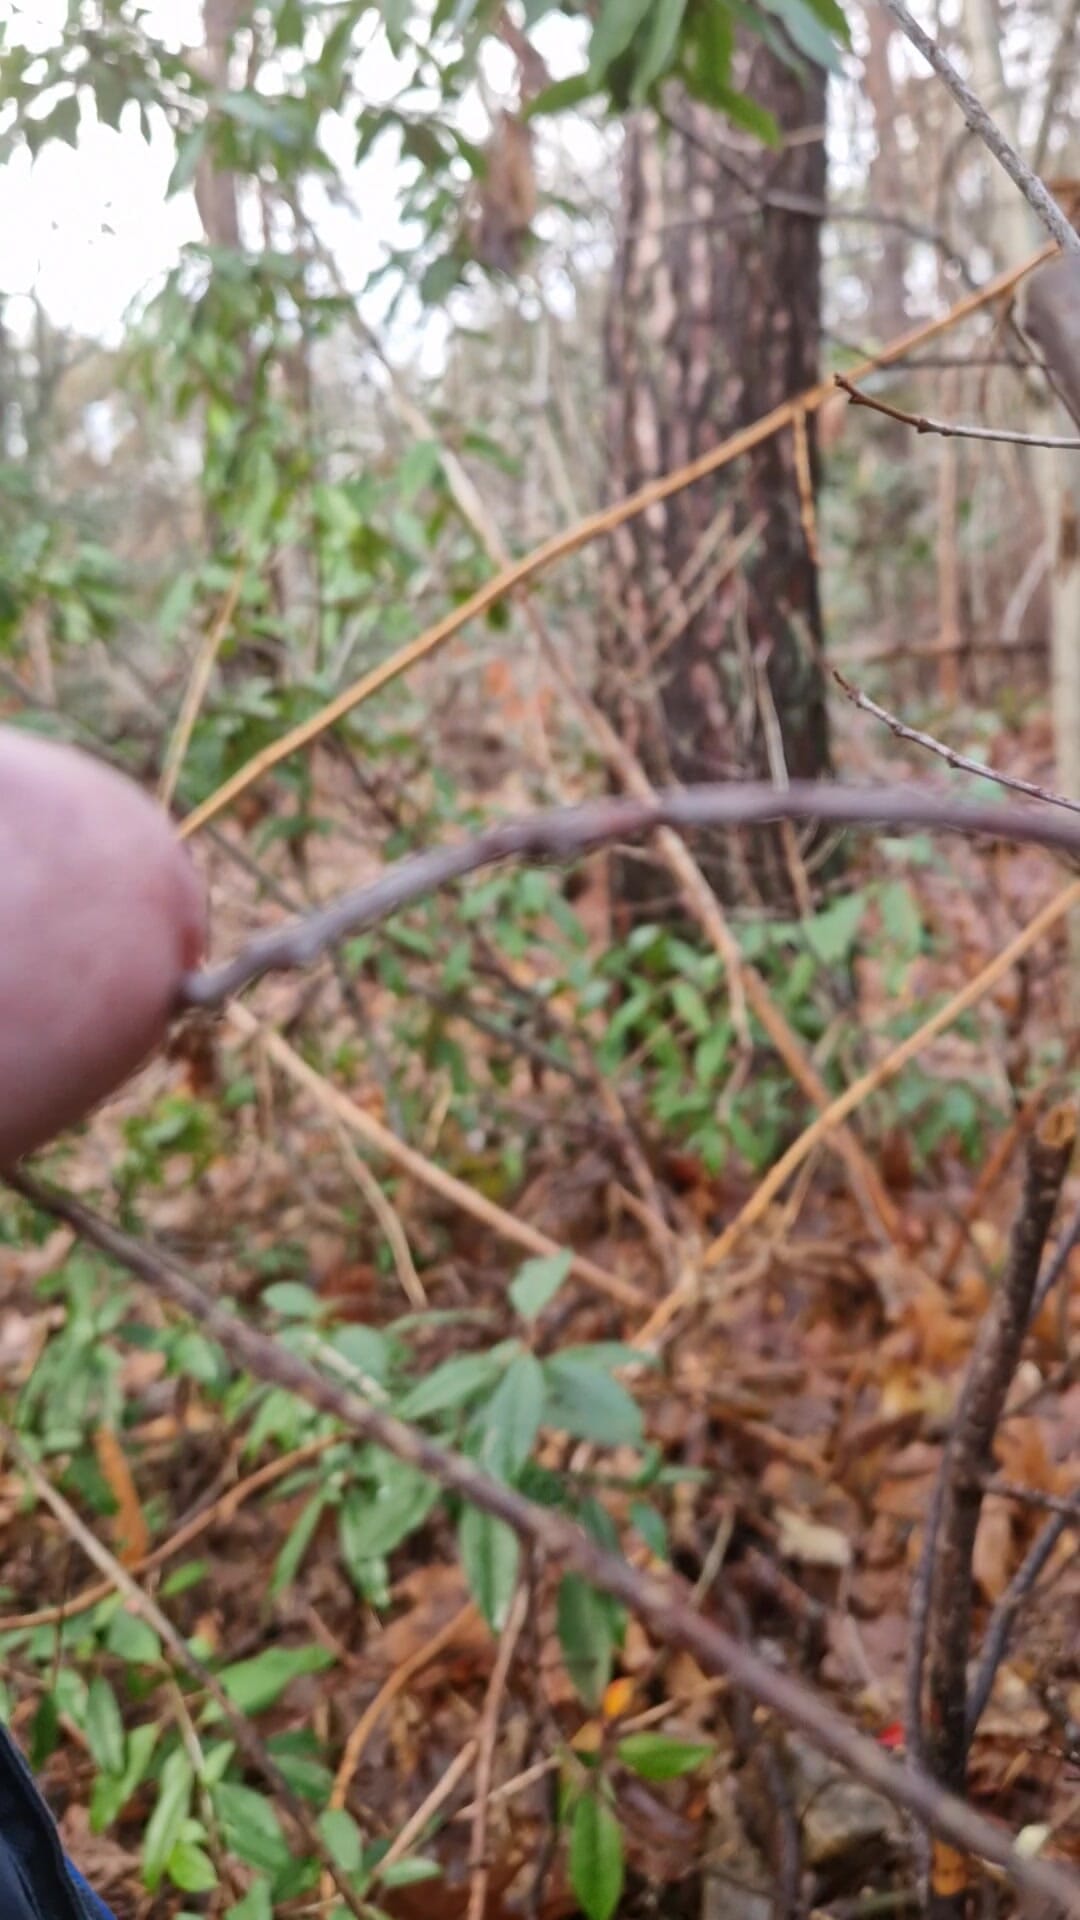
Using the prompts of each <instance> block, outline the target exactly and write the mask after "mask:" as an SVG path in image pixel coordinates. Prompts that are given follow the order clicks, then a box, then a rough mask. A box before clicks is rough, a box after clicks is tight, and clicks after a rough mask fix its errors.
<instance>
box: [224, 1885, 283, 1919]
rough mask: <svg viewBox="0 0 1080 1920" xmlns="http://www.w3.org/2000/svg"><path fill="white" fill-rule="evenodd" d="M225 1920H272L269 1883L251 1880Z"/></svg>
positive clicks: (272, 1912)
mask: <svg viewBox="0 0 1080 1920" xmlns="http://www.w3.org/2000/svg"><path fill="white" fill-rule="evenodd" d="M225 1920H274V1908H273V1901H272V1896H271V1892H270V1885H269V1882H268V1881H266V1880H253V1881H252V1883H251V1886H250V1887H249V1888H248V1890H247V1892H246V1893H245V1895H244V1897H243V1899H242V1900H238V1901H237V1902H236V1905H235V1906H233V1907H230V1908H229V1911H228V1913H227V1914H226V1915H225Z"/></svg>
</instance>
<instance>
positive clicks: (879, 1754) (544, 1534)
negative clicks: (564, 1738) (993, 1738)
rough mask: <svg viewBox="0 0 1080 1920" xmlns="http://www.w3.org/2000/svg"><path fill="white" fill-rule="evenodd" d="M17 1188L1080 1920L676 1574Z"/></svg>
mask: <svg viewBox="0 0 1080 1920" xmlns="http://www.w3.org/2000/svg"><path fill="white" fill-rule="evenodd" d="M6 1177H7V1181H8V1184H9V1185H10V1186H11V1187H12V1188H13V1189H14V1191H15V1192H17V1193H19V1194H21V1195H22V1197H23V1198H24V1199H25V1200H27V1201H29V1202H30V1203H31V1205H33V1206H36V1207H39V1208H40V1209H41V1210H42V1211H43V1212H45V1213H47V1214H50V1215H52V1216H53V1217H54V1218H56V1219H60V1220H64V1221H66V1222H67V1224H68V1225H69V1226H70V1227H72V1228H73V1229H74V1231H75V1232H76V1233H78V1234H79V1235H80V1236H81V1237H82V1238H83V1239H84V1240H86V1241H88V1242H90V1243H91V1244H92V1245H94V1246H96V1247H98V1248H99V1249H100V1250H101V1251H102V1252H103V1253H106V1254H108V1255H109V1256H110V1258H112V1259H114V1260H117V1261H119V1263H120V1264H121V1265H122V1266H124V1267H125V1268H126V1269H127V1270H128V1271H129V1272H130V1273H132V1274H134V1275H135V1276H136V1277H137V1278H138V1279H140V1280H141V1281H143V1282H144V1284H145V1285H146V1286H148V1287H149V1288H150V1289H151V1290H152V1291H153V1292H154V1293H155V1294H156V1295H158V1296H159V1297H161V1298H164V1299H166V1300H168V1301H170V1302H171V1303H172V1304H173V1305H174V1306H176V1307H178V1308H179V1309H180V1310H181V1311H182V1312H183V1313H186V1314H188V1315H190V1316H191V1317H192V1318H194V1319H195V1320H197V1321H198V1323H199V1324H200V1325H201V1326H202V1327H203V1328H205V1330H206V1332H207V1333H208V1334H209V1335H210V1336H211V1337H212V1338H213V1339H215V1340H216V1341H217V1342H218V1343H219V1345H220V1346H221V1347H222V1348H223V1350H224V1351H225V1352H226V1354H227V1355H228V1356H229V1358H230V1360H231V1361H232V1362H233V1364H234V1365H235V1366H238V1367H241V1368H243V1369H244V1370H245V1371H246V1372H248V1373H251V1374H253V1375H254V1376H255V1377H256V1378H258V1379H261V1380H265V1381H269V1382H270V1383H272V1384H273V1385H275V1386H279V1387H282V1388H284V1390H285V1391H286V1392H287V1393H294V1394H296V1395H298V1396H299V1397H300V1398H302V1399H304V1400H306V1401H307V1402H308V1404H309V1405H311V1406H314V1407H317V1408H318V1409H319V1410H320V1411H321V1412H323V1413H328V1414H330V1415H331V1416H332V1417H333V1418H335V1419H337V1420H340V1421H341V1422H342V1423H343V1425H344V1426H345V1427H346V1428H347V1429H348V1430H349V1431H350V1432H352V1433H355V1434H357V1435H358V1436H359V1437H360V1438H361V1439H363V1440H367V1441H370V1442H371V1443H373V1444H374V1445H375V1446H379V1447H383V1448H385V1449H386V1451H387V1452H388V1453H391V1454H393V1455H394V1456H395V1457H396V1458H397V1459H399V1460H404V1461H406V1462H407V1463H408V1464H409V1465H411V1466H414V1467H416V1468H417V1469H418V1470H419V1471H420V1472H421V1473H426V1474H428V1475H430V1477H431V1478H432V1479H433V1480H435V1481H437V1482H438V1484H439V1485H440V1486H441V1487H443V1488H444V1489H445V1490H447V1491H449V1492H452V1493H456V1494H458V1495H460V1496H461V1497H462V1498H463V1499H465V1500H468V1501H471V1502H472V1504H473V1505H474V1506H477V1507H479V1508H480V1509H481V1510H482V1511H483V1512H485V1513H489V1514H491V1515H493V1516H494V1517H495V1518H496V1519H499V1520H502V1521H503V1522H505V1524H506V1525H507V1526H508V1527H510V1528H511V1529H512V1530H513V1531H514V1532H515V1533H516V1534H517V1535H518V1536H519V1538H521V1539H522V1540H523V1541H526V1542H529V1543H532V1545H533V1546H534V1547H536V1548H537V1549H538V1550H539V1551H540V1552H541V1553H544V1554H546V1555H548V1556H549V1557H550V1558H551V1559H552V1560H553V1561H555V1562H557V1563H558V1564H560V1565H562V1566H564V1567H566V1568H569V1569H571V1570H572V1571H573V1572H575V1573H578V1574H580V1575H581V1576H582V1578H583V1579H585V1580H588V1581H589V1582H590V1583H591V1584H592V1585H593V1586H596V1587H599V1588H600V1590H601V1591H602V1592H605V1593H609V1594H611V1595H612V1596H613V1598H615V1599H617V1600H619V1601H621V1602H622V1603H623V1605H624V1606H626V1607H628V1608H629V1610H630V1611H631V1612H632V1613H634V1614H635V1615H636V1616H637V1617H638V1619H640V1620H642V1621H643V1622H644V1623H645V1624H646V1626H647V1627H648V1628H649V1629H650V1631H651V1632H652V1633H653V1634H654V1635H655V1636H656V1638H657V1639H658V1640H660V1641H662V1642H665V1643H667V1644H668V1645H671V1646H678V1647H682V1648H683V1649H684V1650H685V1651H687V1652H689V1653H691V1654H692V1655H693V1657H694V1658H695V1659H696V1660H697V1662H698V1664H699V1666H701V1667H702V1668H703V1670H705V1671H706V1672H709V1673H723V1674H726V1675H727V1677H728V1679H729V1680H730V1681H731V1683H732V1684H733V1685H734V1686H736V1687H739V1688H741V1689H742V1690H743V1691H744V1692H746V1693H747V1694H749V1695H750V1697H751V1698H752V1699H753V1700H755V1701H756V1702H757V1703H758V1705H759V1706H762V1707H766V1708H768V1709H769V1710H770V1711H771V1712H773V1713H776V1714H778V1715H779V1716H780V1718H781V1719H783V1720H785V1721H786V1722H788V1723H789V1724H790V1725H792V1726H795V1727H797V1728H798V1729H799V1731H800V1732H802V1733H803V1734H804V1735H805V1736H806V1737H807V1738H808V1739H809V1740H811V1741H812V1742H813V1743H814V1744H815V1745H816V1746H818V1747H820V1748H821V1750H822V1751H823V1752H825V1753H828V1754H830V1755H831V1756H832V1758H833V1759H835V1760H837V1761H838V1762H839V1763H840V1765H841V1766H844V1767H846V1768H848V1769H849V1771H850V1772H852V1773H853V1774H855V1775H856V1777H857V1778H858V1779H860V1780H862V1781H863V1782H864V1783H865V1784H866V1785H867V1786H870V1787H872V1788H874V1789H876V1790H877V1791H878V1792H880V1793H882V1794H884V1795H885V1796H886V1797H887V1798H889V1799H890V1800H892V1801H893V1802H894V1803H895V1804H896V1805H897V1806H900V1807H903V1808H904V1809H906V1811H907V1812H908V1813H910V1814H912V1815H913V1816H914V1817H915V1818H916V1819H917V1820H919V1821H920V1822H924V1823H925V1824H927V1825H928V1826H931V1827H933V1828H934V1830H935V1831H936V1832H937V1833H939V1834H940V1835H941V1836H942V1837H943V1838H944V1839H945V1840H947V1841H949V1842H950V1843H952V1844H953V1845H955V1846H956V1847H958V1848H961V1849H963V1851H964V1852H966V1853H973V1854H975V1855H978V1856H979V1857H981V1858H982V1859H985V1860H987V1861H990V1862H992V1863H994V1864H995V1865H998V1866H1000V1867H1002V1868H1004V1870H1005V1871H1006V1872H1007V1873H1009V1874H1010V1876H1011V1877H1012V1878H1013V1880H1014V1881H1015V1882H1016V1884H1017V1885H1018V1886H1022V1887H1024V1888H1026V1889H1028V1890H1030V1891H1031V1892H1032V1893H1034V1894H1038V1895H1040V1896H1041V1897H1042V1898H1043V1899H1045V1900H1048V1901H1050V1902H1052V1903H1053V1905H1054V1907H1055V1909H1056V1910H1057V1911H1060V1912H1062V1913H1064V1914H1067V1915H1071V1916H1075V1920H1080V1879H1078V1878H1077V1876H1075V1875H1074V1874H1072V1873H1071V1872H1069V1871H1068V1870H1067V1869H1065V1868H1063V1867H1060V1866H1058V1865H1055V1864H1054V1863H1052V1862H1050V1861H1046V1860H1038V1859H1033V1858H1031V1857H1030V1856H1029V1855H1025V1854H1024V1853H1022V1852H1018V1851H1017V1849H1016V1848H1015V1847H1014V1846H1013V1845H1012V1843H1011V1840H1010V1838H1009V1836H1008V1834H1007V1833H1006V1832H1005V1831H1004V1830H1003V1829H1002V1828H1001V1827H1000V1826H998V1825H997V1824H996V1823H995V1822H994V1821H992V1820H988V1819H987V1818H986V1817H985V1815H983V1814H980V1813H978V1812H976V1810H975V1809H974V1808H972V1807H969V1806H966V1805H965V1804H964V1802H963V1801H962V1800H960V1799H958V1798H956V1797H955V1796H954V1795H951V1794H948V1793H945V1792H943V1791H942V1789H941V1788H940V1787H939V1786H938V1785H937V1784H936V1783H935V1782H934V1781H933V1780H931V1779H929V1778H928V1777H927V1775H926V1774H925V1773H924V1772H922V1771H921V1770H920V1769H918V1768H916V1767H914V1766H912V1765H911V1764H910V1763H908V1762H905V1761H898V1760H897V1759H896V1758H895V1757H893V1756H892V1755H891V1754H889V1753H888V1752H887V1751H886V1750H885V1749H884V1748H882V1747H880V1746H879V1745H878V1744H877V1743H876V1742H875V1741H873V1740H870V1739H867V1738H866V1736H865V1735H863V1734H861V1733H859V1732H857V1731H856V1730H855V1728H853V1727H851V1726H849V1725H848V1723H847V1721H846V1720H844V1719H843V1717H842V1716H841V1715H840V1714H838V1713H836V1712H835V1711H834V1709H833V1708H832V1707H830V1706H828V1705H827V1704H826V1703H825V1701H824V1700H822V1699H820V1698H819V1697H818V1695H817V1694H816V1693H814V1692H813V1691H812V1689H810V1688H809V1687H807V1686H805V1685H804V1684H803V1682H801V1681H799V1680H797V1679H795V1678H794V1677H793V1676H792V1675H791V1674H788V1673H786V1672H784V1671H782V1670H781V1669H780V1668H779V1667H776V1666H774V1665H773V1664H772V1662H771V1661H769V1660H766V1659H762V1658H761V1656H760V1655H759V1654H757V1653H755V1652H754V1651H753V1649H752V1648H749V1647H744V1646H743V1645H742V1644H741V1642H740V1641H739V1640H738V1639H736V1638H735V1637H734V1636H733V1635H731V1634H730V1633H728V1632H726V1631H725V1630H724V1629H723V1628H722V1627H720V1626H718V1625H716V1624H715V1622H713V1621H711V1620H708V1619H706V1618H704V1617H703V1616H702V1615H701V1614H700V1613H698V1612H697V1611H696V1610H695V1608H694V1606H693V1604H692V1600H691V1598H690V1596H689V1594H688V1590H687V1589H686V1587H685V1586H684V1584H683V1583H682V1582H681V1581H678V1580H677V1579H674V1578H671V1579H659V1578H657V1577H656V1576H654V1575H651V1574H647V1573H643V1572H641V1571H640V1570H639V1569H638V1568H636V1567H632V1566H630V1565H629V1563H628V1562H627V1561H625V1560H623V1559H621V1558H620V1557H619V1556H618V1554H614V1553H610V1552H608V1551H606V1550H605V1549H604V1548H602V1547H599V1546H598V1545H597V1544H596V1542H595V1541H594V1540H592V1539H591V1538H590V1537H589V1535H588V1534H586V1533H585V1532H583V1531H582V1529H581V1528H580V1527H578V1526H577V1525H575V1523H574V1522H573V1521H572V1520H570V1519H568V1518H567V1516H566V1515H565V1514H563V1513H561V1512H559V1511H558V1510H557V1509H555V1508H552V1507H540V1506H537V1505H535V1504H534V1503H533V1502H532V1501H530V1500H527V1499H526V1498H525V1497H524V1496H523V1495H522V1494H520V1493H518V1492H517V1491H516V1489H515V1488H513V1487H510V1486H507V1485H505V1484H504V1483H503V1482H502V1481H497V1480H492V1479H490V1478H489V1477H488V1476H487V1475H486V1474H484V1473H482V1472H480V1471H479V1469H478V1468H477V1467H476V1466H474V1465H473V1463H472V1462H471V1461H469V1460H466V1459H464V1458H463V1457H462V1456H461V1455H460V1454H456V1453H451V1452H449V1451H447V1450H446V1449H445V1448H443V1447H441V1446H439V1445H437V1444H436V1443H435V1442H434V1441H432V1440H429V1439H428V1438H427V1436H426V1435H425V1434H423V1433H421V1432H419V1431H418V1430H416V1429H415V1428H413V1427H409V1426H406V1425H405V1424H404V1422H402V1421H400V1420H398V1419H396V1418H395V1417H394V1416H393V1415H392V1414H389V1413H387V1412H385V1411H384V1410H383V1409H382V1408H379V1407H374V1406H371V1405H369V1404H368V1403H367V1402H366V1401H364V1400H362V1399H361V1398H360V1396H359V1395H358V1394H356V1393H353V1392H350V1391H348V1390H347V1389H345V1388H343V1387H341V1386H339V1385H337V1384H336V1383H335V1382H334V1381H331V1380H329V1379H327V1378H325V1377H324V1376H323V1375H322V1374H320V1373H319V1372H318V1371H317V1370H316V1368H315V1367H313V1366H312V1365H311V1364H310V1363H309V1362H308V1361H306V1360H304V1359H302V1358H301V1357H300V1356H299V1355H298V1354H295V1353H293V1352H291V1351H290V1350H289V1349H288V1348H287V1347H284V1346H282V1345H280V1344H279V1343H278V1342H277V1341H275V1340H272V1339H270V1338H269V1337H268V1336H267V1335H266V1334H263V1333H260V1332H258V1331H257V1330H256V1329H255V1328H254V1327H250V1326H248V1325H247V1323H246V1322H245V1321H243V1320H241V1319H240V1318H239V1317H238V1316H237V1315H236V1314H234V1313H232V1312H231V1311H230V1310H229V1309H228V1308H226V1307H224V1306H221V1305H220V1304H219V1303H218V1302H217V1301H216V1300H212V1299H210V1298H208V1297H207V1295H206V1294H205V1293H204V1292H203V1290H202V1288H201V1287H200V1286H199V1285H198V1284H197V1282H196V1281H195V1280H194V1279H193V1278H192V1277H191V1276H190V1274H189V1273H188V1272H187V1271H186V1269H185V1268H184V1267H183V1266H181V1264H180V1263H179V1262H178V1261H177V1260H176V1259H174V1257H173V1256H172V1255H171V1254H168V1253H166V1252H165V1251H164V1250H163V1249H160V1248H150V1247H148V1246H146V1245H144V1244H142V1243H141V1242H139V1241H137V1240H133V1239H132V1238H131V1237H130V1236H129V1235H127V1234H124V1233H121V1232H119V1231H118V1229H116V1228H115V1227H113V1226H111V1225H110V1224H109V1223H108V1222H107V1221H105V1220H103V1219H101V1218H100V1216H98V1215H96V1214H94V1213H93V1212H91V1211H90V1209H88V1208H87V1207H84V1206H83V1205H82V1204H81V1203H80V1202H78V1201H76V1200H73V1199H71V1198H70V1197H69V1196H68V1195H66V1194H62V1193H59V1192H57V1191H56V1190H55V1189H51V1188H46V1187H44V1186H42V1185H41V1184H40V1183H39V1182H38V1181H36V1180H31V1179H30V1178H29V1177H28V1176H26V1175H25V1174H9V1175H7V1176H6Z"/></svg>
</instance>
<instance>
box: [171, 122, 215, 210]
mask: <svg viewBox="0 0 1080 1920" xmlns="http://www.w3.org/2000/svg"><path fill="white" fill-rule="evenodd" d="M208 132H209V128H208V126H207V123H206V121H205V120H204V121H203V122H202V123H201V125H199V126H197V127H193V128H192V129H191V131H190V132H189V133H185V134H183V135H182V136H181V138H180V139H179V140H178V141H177V143H176V159H175V161H174V162H173V170H172V172H171V173H170V175H169V180H168V185H167V186H166V188H165V193H166V197H171V196H172V195H173V194H174V193H183V191H184V188H185V187H189V186H190V185H191V182H192V181H193V180H194V178H195V174H196V172H197V170H198V165H199V161H200V160H201V159H202V156H203V152H204V150H205V147H206V140H207V134H208Z"/></svg>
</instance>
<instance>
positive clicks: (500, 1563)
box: [458, 1507, 521, 1633]
mask: <svg viewBox="0 0 1080 1920" xmlns="http://www.w3.org/2000/svg"><path fill="white" fill-rule="evenodd" d="M458 1550H459V1552H460V1554H461V1564H462V1566H463V1568H464V1570H465V1578H466V1579H467V1580H468V1583H469V1588H470V1591H471V1593H472V1596H473V1599H474V1600H475V1601H476V1604H477V1606H478V1607H479V1608H480V1611H481V1613H482V1614H483V1616H484V1619H485V1620H486V1621H487V1623H488V1625H489V1627H491V1629H492V1631H493V1632H495V1633H499V1632H501V1630H502V1628H503V1627H504V1626H505V1625H506V1617H507V1614H508V1613H509V1611H510V1602H511V1600H512V1599H513V1597H514V1588H515V1586H516V1585H517V1576H518V1566H519V1563H520V1560H521V1548H520V1545H519V1543H518V1538H517V1535H516V1534H514V1533H512V1532H511V1531H510V1528H509V1527H508V1526H506V1525H505V1524H504V1522H503V1521H502V1520H496V1519H495V1518H494V1517H493V1516H492V1515H491V1514H490V1513H483V1512H481V1510H480V1508H479V1507H466V1508H465V1509H464V1511H463V1512H462V1515H461V1520H460V1522H459V1524H458Z"/></svg>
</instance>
